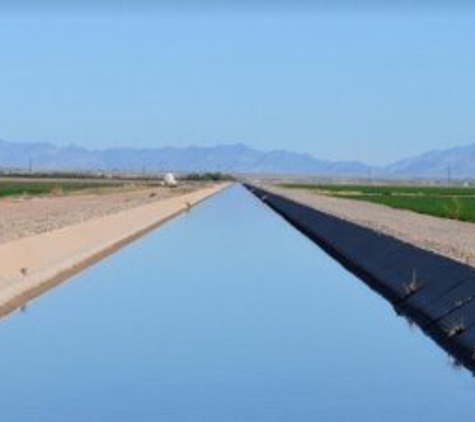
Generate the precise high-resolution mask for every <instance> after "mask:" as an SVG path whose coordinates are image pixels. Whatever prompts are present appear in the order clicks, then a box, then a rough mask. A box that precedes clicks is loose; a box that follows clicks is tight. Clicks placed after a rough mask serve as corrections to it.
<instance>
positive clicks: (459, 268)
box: [246, 185, 475, 372]
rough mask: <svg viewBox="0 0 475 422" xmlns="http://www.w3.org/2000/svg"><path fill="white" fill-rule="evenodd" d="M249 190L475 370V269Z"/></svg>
mask: <svg viewBox="0 0 475 422" xmlns="http://www.w3.org/2000/svg"><path fill="white" fill-rule="evenodd" d="M246 187H247V188H248V189H249V190H250V191H251V192H253V193H254V194H255V195H256V196H257V197H258V198H260V199H261V200H262V201H263V202H265V203H266V204H267V205H268V206H270V207H271V208H272V209H274V210H275V211H276V212H277V213H279V214H280V215H281V216H283V217H284V218H285V219H286V220H287V221H289V222H290V223H291V224H292V225H293V226H295V227H296V228H297V229H298V230H300V231H301V232H302V233H304V234H305V235H306V236H308V237H309V238H310V239H312V240H313V241H314V242H316V243H317V244H318V245H320V246H321V247H322V248H323V249H325V250H326V251H327V252H328V253H329V254H331V255H332V256H333V257H334V258H336V259H337V260H338V261H339V262H341V263H342V264H343V265H344V266H345V267H347V268H348V269H349V270H350V271H352V272H353V273H355V274H356V275H358V276H359V277H360V278H361V279H362V280H363V281H365V282H366V283H367V284H368V285H369V286H370V287H371V288H372V289H374V290H376V291H377V292H379V293H380V294H381V295H382V296H384V297H385V298H386V299H388V300H389V301H390V302H391V303H392V304H393V305H394V307H395V309H396V311H397V312H398V313H399V314H402V315H404V316H406V317H407V318H409V319H410V320H412V321H413V322H415V323H416V324H417V325H418V326H419V327H421V328H422V330H423V331H425V332H426V333H427V334H428V335H430V336H431V337H432V338H433V339H434V340H435V341H436V342H437V343H439V345H441V346H442V347H443V348H444V349H446V350H447V351H448V352H449V353H451V354H452V355H453V356H454V357H455V358H456V359H457V360H458V361H459V362H461V363H463V364H464V365H465V366H466V367H467V368H469V369H470V370H471V371H472V372H475V269H474V268H473V267H471V266H468V265H465V264H463V263H461V262H458V261H455V260H452V259H450V258H448V257H445V256H442V255H439V254H436V253H434V252H431V251H428V250H424V249H421V248H419V247H416V246H414V245H412V244H410V243H407V242H404V241H403V240H400V239H396V238H394V237H391V236H389V235H386V234H383V233H380V232H378V231H376V230H372V229H370V228H368V227H362V226H360V225H357V224H355V223H352V222H349V221H346V220H343V219H341V218H338V217H335V216H333V215H330V214H327V213H324V212H321V211H318V210H316V209H314V208H312V207H310V206H307V205H304V204H302V203H299V202H296V201H294V200H291V199H289V198H286V197H285V196H284V195H282V194H276V193H272V192H270V191H268V190H266V189H265V188H262V187H256V186H250V185H246Z"/></svg>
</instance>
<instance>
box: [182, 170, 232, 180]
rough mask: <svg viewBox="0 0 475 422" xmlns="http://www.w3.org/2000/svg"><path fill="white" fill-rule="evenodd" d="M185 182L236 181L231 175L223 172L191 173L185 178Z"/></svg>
mask: <svg viewBox="0 0 475 422" xmlns="http://www.w3.org/2000/svg"><path fill="white" fill-rule="evenodd" d="M183 180H190V181H212V182H220V181H228V180H234V177H233V176H232V175H230V174H226V173H221V172H205V173H189V174H187V175H185V176H184V177H183Z"/></svg>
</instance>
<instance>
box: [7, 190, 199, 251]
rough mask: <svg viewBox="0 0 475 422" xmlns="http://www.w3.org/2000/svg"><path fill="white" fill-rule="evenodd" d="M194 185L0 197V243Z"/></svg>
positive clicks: (96, 215) (113, 210)
mask: <svg viewBox="0 0 475 422" xmlns="http://www.w3.org/2000/svg"><path fill="white" fill-rule="evenodd" d="M197 188H198V186H197V185H182V186H181V187H178V188H175V189H170V188H166V187H154V188H141V189H137V188H135V189H132V188H122V189H120V190H118V189H116V190H113V191H110V192H106V193H104V192H101V193H88V194H80V193H75V194H71V195H62V196H47V197H34V196H32V197H25V198H5V199H0V244H1V243H5V242H8V241H11V240H14V239H19V238H22V237H27V236H31V235H34V234H39V233H44V232H48V231H51V230H55V229H58V228H61V227H65V226H68V225H71V224H76V223H80V222H83V221H87V220H89V219H91V218H97V217H102V216H105V215H109V214H113V213H116V212H119V211H123V210H126V209H130V208H134V207H137V206H140V205H144V204H148V203H151V202H154V201H157V200H161V199H165V198H170V197H173V196H177V195H181V194H184V193H188V192H191V191H193V190H196V189H197Z"/></svg>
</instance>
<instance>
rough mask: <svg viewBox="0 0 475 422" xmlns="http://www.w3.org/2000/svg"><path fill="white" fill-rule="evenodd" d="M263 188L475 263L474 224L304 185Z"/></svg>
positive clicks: (438, 251) (465, 261) (442, 253)
mask: <svg viewBox="0 0 475 422" xmlns="http://www.w3.org/2000/svg"><path fill="white" fill-rule="evenodd" d="M264 188H265V189H267V190H269V191H272V192H274V193H276V194H279V195H282V196H285V197H287V198H289V199H292V200H295V201H297V202H300V203H303V204H305V205H308V206H310V207H313V208H315V209H317V210H319V211H322V212H325V213H327V214H331V215H335V216H337V217H339V218H341V219H344V220H347V221H351V222H353V223H356V224H359V225H361V226H364V227H369V228H371V229H374V230H377V231H379V232H382V233H385V234H387V235H390V236H393V237H396V238H398V239H401V240H403V241H405V242H408V243H411V244H414V245H416V246H418V247H421V248H423V249H426V250H430V251H433V252H436V253H439V254H441V255H445V256H448V257H450V258H453V259H455V260H457V261H461V262H464V263H467V264H470V265H471V266H475V224H473V223H465V222H460V221H454V220H448V219H444V218H437V217H431V216H428V215H422V214H417V213H415V212H412V211H406V210H399V209H395V208H390V207H387V206H384V205H379V204H372V203H369V202H363V201H355V200H351V199H343V198H335V197H329V196H324V195H319V194H316V193H313V192H310V191H308V190H305V189H298V190H297V189H285V188H278V187H274V186H268V185H267V186H264Z"/></svg>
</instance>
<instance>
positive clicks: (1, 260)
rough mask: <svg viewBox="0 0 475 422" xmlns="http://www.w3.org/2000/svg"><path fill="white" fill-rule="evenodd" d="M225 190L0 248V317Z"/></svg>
mask: <svg viewBox="0 0 475 422" xmlns="http://www.w3.org/2000/svg"><path fill="white" fill-rule="evenodd" d="M226 186H227V185H224V184H223V185H217V186H211V187H207V188H203V189H201V190H198V191H195V192H191V193H188V194H184V195H178V196H175V197H171V198H168V199H162V200H158V201H156V202H154V203H150V204H147V205H142V206H139V207H136V208H131V209H129V210H125V211H121V212H118V213H115V214H111V215H107V216H105V217H100V218H95V219H92V220H87V221H85V222H83V223H78V224H73V225H70V226H66V227H63V228H61V229H57V230H53V231H50V232H46V233H42V234H38V235H34V236H30V237H25V238H21V239H18V240H14V241H11V242H7V243H3V244H1V245H0V316H3V315H6V314H8V313H10V312H12V311H13V310H15V309H16V308H18V307H20V306H22V305H23V304H25V303H26V302H28V301H29V300H31V299H33V298H35V297H37V296H39V295H40V294H42V293H43V292H44V291H46V290H48V289H50V288H52V287H53V286H55V285H56V284H58V283H60V282H61V281H63V280H65V279H66V278H68V277H70V276H71V275H73V274H74V273H77V272H78V271H80V270H82V269H83V268H85V267H87V266H89V265H91V264H93V263H94V262H96V261H98V260H100V259H102V258H103V257H105V256H107V255H109V254H111V253H113V252H114V251H116V250H117V249H119V248H121V247H122V246H124V245H125V244H127V243H129V242H131V241H132V240H134V239H136V238H138V237H140V236H142V235H143V234H145V233H147V232H148V231H150V230H152V229H154V228H156V227H157V226H159V225H161V224H163V223H164V222H166V221H168V220H169V219H171V218H173V217H174V216H176V215H178V214H180V213H182V212H184V211H186V210H188V209H189V208H190V207H191V206H193V205H196V204H198V203H199V202H201V201H203V200H205V199H206V198H208V197H210V196H211V195H214V194H216V193H217V192H219V191H220V190H222V189H223V188H225V187H226Z"/></svg>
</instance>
